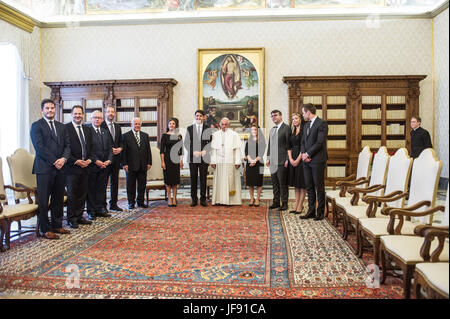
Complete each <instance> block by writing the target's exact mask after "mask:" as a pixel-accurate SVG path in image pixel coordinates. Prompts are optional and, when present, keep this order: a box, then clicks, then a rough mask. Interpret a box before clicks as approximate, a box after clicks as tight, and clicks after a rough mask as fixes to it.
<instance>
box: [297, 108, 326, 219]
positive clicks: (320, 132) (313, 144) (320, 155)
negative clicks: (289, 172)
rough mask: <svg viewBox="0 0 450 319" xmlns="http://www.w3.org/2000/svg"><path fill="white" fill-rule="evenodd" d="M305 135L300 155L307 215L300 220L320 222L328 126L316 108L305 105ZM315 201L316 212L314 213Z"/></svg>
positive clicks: (323, 205) (322, 214) (322, 207)
mask: <svg viewBox="0 0 450 319" xmlns="http://www.w3.org/2000/svg"><path fill="white" fill-rule="evenodd" d="M302 113H303V118H304V119H305V120H306V121H309V122H308V123H306V124H305V129H306V134H303V139H302V144H301V148H300V152H301V153H302V160H303V162H304V163H303V170H304V173H305V182H306V191H307V193H308V206H309V208H308V213H307V214H306V215H305V216H301V217H300V218H301V219H308V218H314V220H322V219H323V217H324V212H325V168H326V165H327V160H328V153H327V136H328V124H327V122H325V121H323V120H322V119H320V118H319V117H317V115H316V107H315V106H314V105H312V104H310V103H309V104H305V105H303V107H302ZM316 199H317V202H318V204H317V212H316Z"/></svg>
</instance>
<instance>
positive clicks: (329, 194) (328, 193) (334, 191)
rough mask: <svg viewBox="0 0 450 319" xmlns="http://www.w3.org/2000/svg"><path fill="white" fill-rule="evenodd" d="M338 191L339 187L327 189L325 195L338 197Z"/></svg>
mask: <svg viewBox="0 0 450 319" xmlns="http://www.w3.org/2000/svg"><path fill="white" fill-rule="evenodd" d="M340 191H341V190H340V189H334V190H333V189H332V190H329V191H327V193H326V196H327V197H329V198H336V197H340V196H339V192H340Z"/></svg>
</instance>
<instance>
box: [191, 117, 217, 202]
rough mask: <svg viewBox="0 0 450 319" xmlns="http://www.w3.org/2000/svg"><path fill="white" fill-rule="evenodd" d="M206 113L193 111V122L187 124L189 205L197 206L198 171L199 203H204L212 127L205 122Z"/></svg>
mask: <svg viewBox="0 0 450 319" xmlns="http://www.w3.org/2000/svg"><path fill="white" fill-rule="evenodd" d="M205 119H206V114H205V112H204V111H203V110H197V111H195V123H194V124H192V125H190V126H188V128H187V133H186V138H185V139H184V147H185V148H186V150H187V156H188V160H189V172H190V176H191V200H192V202H191V207H194V206H197V204H198V197H197V180H198V174H199V173H200V205H202V206H205V207H206V206H207V205H206V178H207V175H208V164H209V162H210V161H211V158H210V152H209V149H210V147H211V146H210V145H209V143H211V139H212V129H210V128H208V126H207V125H206V124H205Z"/></svg>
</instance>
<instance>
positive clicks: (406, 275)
mask: <svg viewBox="0 0 450 319" xmlns="http://www.w3.org/2000/svg"><path fill="white" fill-rule="evenodd" d="M415 267H416V265H406V267H405V268H404V269H403V297H404V298H405V299H411V279H412V277H413V274H414V268H415Z"/></svg>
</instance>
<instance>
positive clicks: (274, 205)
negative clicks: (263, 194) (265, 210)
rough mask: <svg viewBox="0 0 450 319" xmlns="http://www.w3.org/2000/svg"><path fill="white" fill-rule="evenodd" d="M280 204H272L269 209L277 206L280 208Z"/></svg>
mask: <svg viewBox="0 0 450 319" xmlns="http://www.w3.org/2000/svg"><path fill="white" fill-rule="evenodd" d="M279 207H280V205H279V204H272V205H270V206H269V209H275V208H279Z"/></svg>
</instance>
